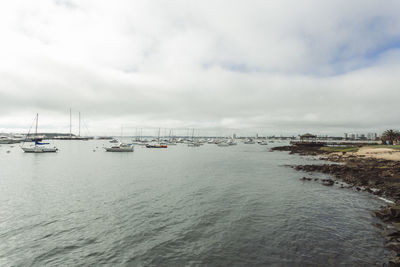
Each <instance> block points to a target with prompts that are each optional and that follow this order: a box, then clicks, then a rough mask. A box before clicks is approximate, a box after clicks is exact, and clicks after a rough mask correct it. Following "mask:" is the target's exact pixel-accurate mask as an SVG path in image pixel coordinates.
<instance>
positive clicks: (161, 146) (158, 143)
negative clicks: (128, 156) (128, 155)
mask: <svg viewBox="0 0 400 267" xmlns="http://www.w3.org/2000/svg"><path fill="white" fill-rule="evenodd" d="M146 147H147V148H167V147H168V146H167V145H166V144H162V143H160V128H158V137H157V143H152V144H147V145H146Z"/></svg>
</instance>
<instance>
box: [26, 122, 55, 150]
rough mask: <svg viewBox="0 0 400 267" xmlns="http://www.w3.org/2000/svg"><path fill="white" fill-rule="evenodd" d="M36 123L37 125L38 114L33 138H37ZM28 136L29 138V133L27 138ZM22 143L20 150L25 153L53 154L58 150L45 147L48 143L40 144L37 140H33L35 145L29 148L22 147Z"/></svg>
mask: <svg viewBox="0 0 400 267" xmlns="http://www.w3.org/2000/svg"><path fill="white" fill-rule="evenodd" d="M38 123H39V114H36V127H35V136H37V129H38ZM29 131H30V130H29ZM28 136H29V133H28V135H27V137H28ZM24 143H25V142H24ZM24 143H22V146H21V148H22V150H23V151H24V152H25V153H54V152H57V151H58V148H56V147H55V146H54V147H48V146H46V145H48V144H49V143H41V142H39V141H38V140H35V144H34V145H31V146H29V147H23V145H24Z"/></svg>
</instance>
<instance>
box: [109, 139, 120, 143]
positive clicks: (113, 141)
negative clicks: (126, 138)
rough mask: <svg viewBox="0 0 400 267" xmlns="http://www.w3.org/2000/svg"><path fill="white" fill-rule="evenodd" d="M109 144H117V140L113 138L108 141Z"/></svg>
mask: <svg viewBox="0 0 400 267" xmlns="http://www.w3.org/2000/svg"><path fill="white" fill-rule="evenodd" d="M109 142H110V143H118V140H117V139H115V138H113V139H112V140H110V141H109Z"/></svg>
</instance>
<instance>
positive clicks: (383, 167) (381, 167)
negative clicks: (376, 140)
mask: <svg viewBox="0 0 400 267" xmlns="http://www.w3.org/2000/svg"><path fill="white" fill-rule="evenodd" d="M377 168H378V169H387V168H389V166H386V165H384V166H379V167H377Z"/></svg>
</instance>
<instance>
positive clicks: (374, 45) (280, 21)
mask: <svg viewBox="0 0 400 267" xmlns="http://www.w3.org/2000/svg"><path fill="white" fill-rule="evenodd" d="M399 14H400V1H397V0H395V1H391V0H387V1H378V0H377V1H372V0H352V1H344V0H333V1H331V0H326V1H320V0H304V1H301V2H299V1H289V0H279V1H272V0H271V1H265V0H262V1H258V0H250V1H243V0H242V1H236V0H214V1H209V0H202V1H194V0H168V1H167V0H143V1H136V0H129V1H128V0H114V1H105V0H96V1H94V0H79V1H78V0H41V1H31V0H13V1H2V2H1V4H0V36H1V39H0V132H1V131H2V132H7V131H17V132H27V131H28V130H29V127H30V126H31V124H32V121H33V119H34V117H35V115H36V113H39V130H40V131H50V132H69V109H70V108H71V109H72V115H73V131H74V132H77V125H78V122H77V120H78V112H81V114H82V120H83V123H82V124H83V125H85V129H86V130H87V131H88V132H90V133H91V134H115V133H119V132H120V129H121V126H122V127H123V129H124V132H125V133H126V134H135V131H136V129H139V128H144V129H148V130H147V131H150V132H153V131H155V130H154V129H157V128H159V127H160V128H174V129H176V131H183V132H185V133H186V130H184V129H186V128H195V129H198V131H199V132H201V133H204V134H206V133H207V134H217V133H220V134H231V133H238V134H249V135H250V134H255V133H259V134H261V135H263V134H265V135H273V134H274V135H292V134H299V133H304V132H312V133H316V134H329V135H343V133H344V132H355V133H367V132H378V133H380V132H382V131H383V130H385V129H388V128H394V129H400V116H399V114H400V113H399V106H400V105H399V100H400V16H399Z"/></svg>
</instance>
